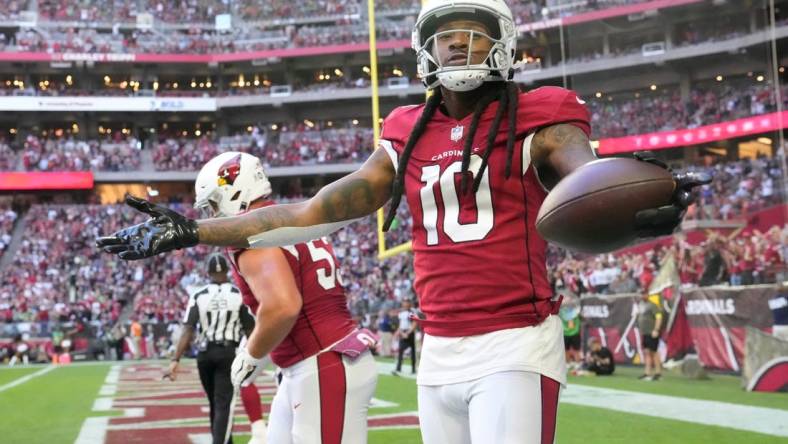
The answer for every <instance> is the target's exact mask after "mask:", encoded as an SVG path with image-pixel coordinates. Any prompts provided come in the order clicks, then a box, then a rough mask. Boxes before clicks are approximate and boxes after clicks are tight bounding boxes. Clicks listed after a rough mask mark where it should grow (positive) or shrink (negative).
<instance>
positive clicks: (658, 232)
mask: <svg viewBox="0 0 788 444" xmlns="http://www.w3.org/2000/svg"><path fill="white" fill-rule="evenodd" d="M635 159H637V160H640V161H642V162H648V163H650V164H653V165H657V166H659V167H662V168H665V169H666V170H670V168H668V166H667V165H666V164H665V163H664V162H662V161H661V160H659V159H657V158H656V157H654V153H652V152H651V151H643V152H637V153H635ZM673 180H675V181H676V190H675V191H674V192H673V201H672V202H671V203H670V204H669V205H665V206H662V207H659V208H649V209H647V210H641V211H638V212H637V213H636V214H635V229H636V230H637V233H638V237H658V236H665V235H668V234H672V233H673V232H674V231H675V230H676V228H677V227H678V226H679V225H680V224H681V220H682V219H683V218H684V213H686V212H687V207H689V206H690V204H692V202H694V200H695V198H694V196H693V195H692V189H693V188H695V187H697V186H699V185H706V184H708V183H711V176H710V175H709V174H707V173H673Z"/></svg>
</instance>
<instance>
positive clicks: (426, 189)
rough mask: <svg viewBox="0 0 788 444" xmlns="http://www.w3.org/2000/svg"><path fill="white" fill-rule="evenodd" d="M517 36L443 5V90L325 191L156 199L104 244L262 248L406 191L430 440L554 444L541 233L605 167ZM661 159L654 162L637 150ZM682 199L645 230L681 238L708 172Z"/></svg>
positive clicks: (417, 40) (430, 76)
mask: <svg viewBox="0 0 788 444" xmlns="http://www.w3.org/2000/svg"><path fill="white" fill-rule="evenodd" d="M516 41H517V32H516V27H515V24H514V21H513V19H512V14H511V11H510V10H509V8H508V7H507V6H506V4H505V3H504V2H503V0H431V1H430V2H428V3H427V4H426V5H425V6H424V7H423V9H422V11H421V13H420V14H419V17H418V19H417V21H416V25H415V29H414V33H413V47H414V49H415V50H416V52H417V58H418V60H417V62H418V71H419V76H420V77H421V78H422V80H423V81H424V83H425V85H426V86H427V87H428V88H429V89H431V90H432V91H433V95H432V96H431V97H430V98H429V99H428V100H427V103H426V104H424V105H418V106H406V107H400V108H397V109H395V110H394V111H393V112H392V113H391V114H389V116H388V118H387V119H386V120H385V122H384V128H383V133H382V139H381V141H380V147H381V148H383V149H378V150H376V151H375V152H374V153H373V154H372V155H371V156H370V158H369V159H368V160H367V162H366V163H365V164H364V165H363V166H362V167H361V169H360V170H358V171H356V172H354V173H352V174H350V175H348V176H346V177H344V178H342V179H340V180H338V181H336V182H334V183H332V184H329V185H327V186H325V187H324V188H323V189H322V190H320V191H319V192H318V193H317V195H316V196H315V197H313V198H312V199H309V200H307V201H305V202H302V203H298V204H291V205H277V206H271V207H267V208H263V209H257V210H255V211H251V212H249V213H247V214H244V215H242V216H240V217H234V218H223V219H214V220H200V221H195V220H190V219H187V218H184V217H183V216H181V215H179V214H177V213H174V212H172V211H170V210H167V209H164V208H161V207H156V206H152V205H151V204H149V203H148V202H145V201H141V200H137V199H130V200H129V204H130V205H132V206H134V207H135V208H137V209H140V210H141V211H145V212H147V213H148V214H150V215H151V216H152V217H151V219H150V220H149V221H147V222H145V223H142V224H139V225H137V226H134V227H130V228H127V229H125V230H121V231H118V232H116V233H114V234H113V235H111V236H108V237H105V238H101V239H99V240H98V245H99V247H102V248H104V249H105V251H107V252H109V253H116V254H119V255H120V257H121V258H124V259H129V260H132V259H140V258H144V257H149V256H152V255H155V254H159V253H161V252H165V251H169V250H172V249H178V248H186V247H190V246H193V245H196V244H198V243H203V244H208V245H220V246H234V247H242V248H247V247H253V248H256V247H266V246H273V245H285V244H290V243H294V242H301V241H304V240H308V239H315V238H319V237H320V236H323V235H325V234H327V233H330V232H332V231H334V230H337V229H339V228H340V227H342V226H344V225H346V224H348V223H351V222H353V221H355V220H357V219H358V218H360V217H363V216H365V215H368V214H371V213H373V212H374V211H375V210H377V209H378V208H380V207H382V206H383V205H384V204H385V203H386V202H387V201H389V200H390V199H391V201H392V205H391V208H390V211H389V215H388V217H387V220H386V223H385V227H386V228H387V227H388V226H389V225H390V222H391V220H392V217H393V214H394V212H395V211H396V207H397V205H398V204H399V202H400V200H401V197H402V195H403V194H405V197H406V199H407V200H408V204H409V207H410V209H411V212H412V216H413V250H414V268H415V275H416V279H415V283H414V286H415V289H416V293H417V296H418V298H419V302H420V308H421V309H422V311H423V312H424V314H425V315H426V319H424V320H423V321H421V322H422V325H423V326H424V332H425V338H424V345H423V350H422V357H421V364H420V366H419V375H418V380H417V383H418V398H419V416H420V423H421V431H422V436H423V439H424V442H425V443H426V444H442V443H447V442H450V443H477V444H478V443H490V442H495V443H499V442H500V443H505V442H518V443H522V442H527V443H549V442H552V441H553V440H554V436H555V419H556V409H557V404H558V392H559V387H560V385H561V384H564V383H565V380H566V379H565V372H566V369H565V365H566V364H565V362H564V355H563V346H562V344H563V343H562V340H563V336H562V328H561V321H560V320H559V319H558V317H557V316H555V314H556V312H557V310H558V306H559V304H560V300H558V299H556V297H555V295H553V294H552V292H551V289H550V285H549V283H548V279H547V272H546V269H545V241H544V240H543V239H541V238H540V237H539V235H538V233H537V232H536V229H535V219H536V215H537V212H538V209H539V207H540V205H541V203H542V201H543V200H544V198H545V196H546V194H547V192H548V190H549V189H551V188H552V187H553V186H554V185H555V184H556V183H558V181H560V180H561V179H562V178H563V177H565V176H566V175H568V174H569V173H571V172H572V171H574V170H575V169H576V168H578V167H579V166H581V165H583V164H585V163H588V162H592V161H594V160H595V157H594V155H593V152H592V150H591V147H590V144H589V139H588V136H589V133H590V126H589V113H588V111H587V110H586V108H585V106H584V102H583V101H582V100H581V99H580V98H579V97H578V96H577V95H576V94H575V93H574V92H572V91H569V90H566V89H563V88H556V87H544V88H538V89H535V90H533V91H530V92H528V93H525V94H523V93H520V91H519V89H518V87H517V86H516V85H515V84H514V83H513V82H511V79H512V77H513V73H514V68H515V66H514V65H515V64H514V58H515V45H516ZM641 160H644V161H654V160H653V159H646V158H644V159H641ZM675 180H676V185H677V187H676V193H675V195H674V201H673V202H672V203H671V204H670V205H667V206H664V207H660V208H654V209H649V210H644V211H642V212H640V213H639V214H638V215H637V218H636V222H635V223H636V225H637V227H636V228H637V229H638V232H639V233H641V235H642V236H643V237H651V236H657V235H662V234H669V233H671V232H673V231H674V229H675V228H676V227H677V226H678V224H679V223H680V222H681V218H682V217H683V214H684V211H685V210H686V207H687V205H689V203H690V202H691V194H690V191H691V189H692V187H694V186H696V185H698V184H699V183H702V182H705V181H706V180H707V177H700V176H697V175H691V174H685V175H676V176H675Z"/></svg>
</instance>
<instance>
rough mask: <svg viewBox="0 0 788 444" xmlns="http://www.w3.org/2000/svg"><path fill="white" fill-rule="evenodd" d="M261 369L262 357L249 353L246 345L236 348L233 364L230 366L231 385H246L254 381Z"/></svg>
mask: <svg viewBox="0 0 788 444" xmlns="http://www.w3.org/2000/svg"><path fill="white" fill-rule="evenodd" d="M262 371H263V358H255V357H254V356H252V355H250V354H249V352H248V351H247V350H246V347H242V348H240V349H239V350H238V354H237V355H235V359H234V360H233V365H232V367H231V368H230V380H231V381H232V383H233V387H236V388H238V387H246V386H247V385H249V384H251V383H253V382H254V380H255V379H257V376H259V375H260V373H262Z"/></svg>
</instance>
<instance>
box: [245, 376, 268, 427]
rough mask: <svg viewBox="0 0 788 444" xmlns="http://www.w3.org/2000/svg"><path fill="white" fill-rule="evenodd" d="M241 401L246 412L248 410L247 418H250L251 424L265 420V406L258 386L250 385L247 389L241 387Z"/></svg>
mask: <svg viewBox="0 0 788 444" xmlns="http://www.w3.org/2000/svg"><path fill="white" fill-rule="evenodd" d="M241 401H243V404H244V410H246V416H248V417H249V422H250V423H252V422H255V421H258V420H261V419H263V405H262V402H261V401H260V393H259V392H258V391H257V386H256V385H254V384H249V385H247V386H246V387H241Z"/></svg>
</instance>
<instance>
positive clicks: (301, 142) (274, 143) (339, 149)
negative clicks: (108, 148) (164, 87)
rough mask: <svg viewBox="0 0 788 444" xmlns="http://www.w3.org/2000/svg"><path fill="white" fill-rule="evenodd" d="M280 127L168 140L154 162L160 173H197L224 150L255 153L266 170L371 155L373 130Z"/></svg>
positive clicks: (320, 125) (301, 125)
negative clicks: (225, 134) (218, 136)
mask: <svg viewBox="0 0 788 444" xmlns="http://www.w3.org/2000/svg"><path fill="white" fill-rule="evenodd" d="M310 124H311V125H312V126H311V127H310V126H308V125H306V124H305V123H298V124H295V125H282V126H277V128H278V129H279V131H273V130H270V129H266V128H264V127H253V129H252V131H251V133H248V134H242V135H236V136H231V137H225V138H221V139H218V140H217V138H215V137H211V136H203V137H201V138H197V139H186V138H181V137H176V138H166V139H164V140H162V141H160V142H158V143H156V144H155V147H154V148H153V162H154V165H155V167H156V169H157V170H160V171H196V170H199V169H200V168H201V167H202V165H204V164H205V162H207V161H208V160H209V159H211V158H212V157H214V156H216V155H217V154H219V153H220V152H223V151H230V150H232V151H244V152H248V153H250V154H254V155H256V156H258V157H260V159H261V160H262V162H263V164H264V165H265V166H266V167H271V166H291V165H313V164H326V163H355V162H362V161H364V160H365V159H366V158H367V156H368V155H369V153H370V152H371V149H372V146H373V145H374V144H373V142H372V130H371V129H369V128H357V127H355V126H353V125H352V123H350V122H348V123H347V125H345V127H339V126H340V125H337V126H338V127H333V128H329V127H327V126H326V124H325V123H321V122H318V123H317V124H315V123H312V122H310Z"/></svg>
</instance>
